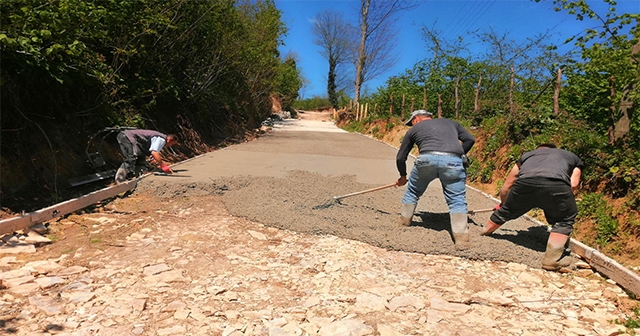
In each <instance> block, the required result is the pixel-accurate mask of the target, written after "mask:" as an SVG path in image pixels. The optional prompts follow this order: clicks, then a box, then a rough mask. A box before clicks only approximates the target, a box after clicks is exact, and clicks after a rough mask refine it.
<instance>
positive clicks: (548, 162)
mask: <svg viewBox="0 0 640 336" xmlns="http://www.w3.org/2000/svg"><path fill="white" fill-rule="evenodd" d="M517 163H518V164H519V165H520V172H519V173H518V176H517V178H518V179H527V178H546V179H552V180H562V181H564V182H566V183H567V184H569V185H571V174H573V169H574V168H580V169H583V168H584V163H583V162H582V160H580V158H579V157H578V156H577V155H575V154H573V153H571V152H569V151H566V150H564V149H559V148H545V147H543V148H538V149H535V150H532V151H530V152H526V153H524V154H522V157H520V159H519V160H518V161H517Z"/></svg>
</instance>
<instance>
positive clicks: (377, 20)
mask: <svg viewBox="0 0 640 336" xmlns="http://www.w3.org/2000/svg"><path fill="white" fill-rule="evenodd" d="M416 6H417V4H415V3H414V1H413V0H360V13H359V16H360V42H359V45H358V52H357V54H358V55H357V58H356V61H355V64H356V75H355V88H354V101H355V102H356V103H357V102H358V100H359V99H360V90H361V88H362V85H363V84H364V83H365V82H366V81H368V80H371V79H373V78H375V77H377V76H379V75H381V74H383V73H384V72H386V71H387V70H389V69H390V68H391V67H392V66H393V65H394V64H395V63H396V62H397V56H396V55H395V54H393V53H392V52H391V51H392V50H393V49H394V46H395V36H396V33H397V29H396V27H395V25H394V22H393V18H394V17H395V16H396V14H398V13H399V12H400V11H403V10H409V9H412V8H415V7H416Z"/></svg>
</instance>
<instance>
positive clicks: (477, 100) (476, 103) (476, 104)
mask: <svg viewBox="0 0 640 336" xmlns="http://www.w3.org/2000/svg"><path fill="white" fill-rule="evenodd" d="M481 84H482V75H480V78H479V79H478V86H476V97H475V100H474V104H473V111H474V112H478V111H480V85H481Z"/></svg>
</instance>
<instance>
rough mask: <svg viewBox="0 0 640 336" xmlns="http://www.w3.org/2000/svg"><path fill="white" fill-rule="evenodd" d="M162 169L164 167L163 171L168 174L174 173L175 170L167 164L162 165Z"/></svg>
mask: <svg viewBox="0 0 640 336" xmlns="http://www.w3.org/2000/svg"><path fill="white" fill-rule="evenodd" d="M160 169H162V171H163V172H165V173H167V174H170V173H173V171H171V167H169V166H167V165H166V164H163V165H162V166H160Z"/></svg>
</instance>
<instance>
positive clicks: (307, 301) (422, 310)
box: [0, 195, 627, 336]
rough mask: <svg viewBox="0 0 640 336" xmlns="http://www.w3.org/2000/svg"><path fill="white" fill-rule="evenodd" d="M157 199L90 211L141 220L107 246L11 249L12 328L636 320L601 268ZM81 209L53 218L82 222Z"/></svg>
mask: <svg viewBox="0 0 640 336" xmlns="http://www.w3.org/2000/svg"><path fill="white" fill-rule="evenodd" d="M144 197H145V195H133V196H130V197H129V198H126V199H121V200H118V202H115V204H112V205H109V209H108V211H104V212H100V213H89V214H85V215H82V217H83V220H85V221H86V220H89V221H91V222H92V223H94V224H93V225H92V227H91V229H92V230H94V231H100V230H105V231H107V230H110V229H112V228H114V227H119V230H123V229H125V228H127V227H128V226H130V225H132V224H133V223H136V226H135V228H136V230H135V231H133V232H130V233H129V234H127V235H126V236H124V238H123V239H119V240H117V241H114V242H112V243H111V244H110V245H107V247H105V248H102V249H99V248H91V246H89V247H83V248H79V249H77V250H76V251H74V253H73V254H59V255H56V254H55V253H54V251H53V250H51V249H50V250H45V251H43V249H44V248H43V247H38V248H35V247H34V245H33V244H28V243H24V242H23V243H22V244H23V245H22V247H21V248H20V249H21V250H20V251H16V252H17V253H16V254H13V255H12V254H8V253H9V252H8V251H9V250H10V249H7V250H3V253H4V256H3V257H2V258H0V269H1V270H2V272H1V273H0V279H2V282H3V284H4V285H5V286H7V287H8V288H7V289H4V290H2V292H0V312H2V313H1V314H0V315H2V316H0V321H2V325H0V327H2V329H0V331H4V332H5V333H6V334H12V335H34V334H58V335H224V336H239V335H363V336H364V335H381V336H394V335H547V336H551V335H617V334H619V333H621V332H624V328H623V327H622V326H620V325H616V324H615V323H612V322H613V321H615V320H616V319H622V318H624V317H625V316H626V315H625V314H627V313H625V312H624V311H623V310H622V309H620V308H619V307H618V302H619V301H620V300H622V299H625V298H626V294H625V293H624V291H623V290H622V289H620V288H619V287H618V286H616V285H615V284H613V283H611V282H610V281H607V280H605V279H603V278H601V277H600V276H598V275H597V274H595V273H593V272H592V271H591V270H589V269H583V270H580V271H578V272H575V273H572V274H559V273H553V272H546V271H543V270H540V269H533V268H530V267H528V266H524V265H521V264H514V263H503V262H489V261H473V260H467V259H460V258H456V257H448V256H430V255H422V254H413V253H404V252H397V251H388V250H384V249H380V248H376V247H373V246H370V245H367V244H364V243H361V242H358V241H353V240H346V239H340V238H336V237H333V236H315V235H306V234H298V233H295V232H291V231H284V230H278V229H275V228H268V227H265V226H263V225H261V224H258V223H252V222H249V221H247V220H245V219H242V218H235V217H232V216H230V215H229V214H228V213H227V212H226V210H224V205H223V204H222V203H221V200H220V199H219V198H217V197H213V196H211V197H206V198H193V197H189V198H188V197H185V198H176V199H169V200H166V201H165V202H164V203H163V204H162V205H161V206H160V205H157V206H156V205H154V204H153V202H145V198H144ZM135 202H137V203H136V204H137V205H136V206H140V205H141V204H150V205H149V207H147V208H144V209H141V210H143V211H142V213H143V215H142V216H137V215H130V214H131V212H130V211H128V210H127V209H128V208H127V207H130V206H131V204H132V203H135ZM154 206H156V207H155V208H154ZM123 214H125V215H123ZM127 214H129V215H127ZM136 216H137V217H136ZM74 220H75V222H78V219H77V218H76V219H74ZM68 221H69V220H68V219H65V220H62V221H60V222H57V223H54V224H55V225H59V226H65V225H74V223H69V222H68ZM11 239H13V240H14V241H15V240H16V239H17V238H16V237H12V238H11ZM5 240H7V241H9V240H10V239H5ZM18 241H20V240H19V239H18ZM55 244H56V243H55V242H54V243H52V245H55ZM26 246H29V249H28V250H27V249H25V247H26ZM45 246H46V245H45ZM34 251H35V252H34ZM45 257H46V258H45Z"/></svg>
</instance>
